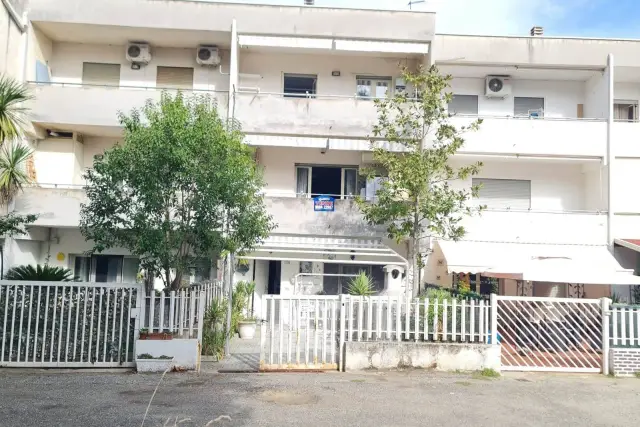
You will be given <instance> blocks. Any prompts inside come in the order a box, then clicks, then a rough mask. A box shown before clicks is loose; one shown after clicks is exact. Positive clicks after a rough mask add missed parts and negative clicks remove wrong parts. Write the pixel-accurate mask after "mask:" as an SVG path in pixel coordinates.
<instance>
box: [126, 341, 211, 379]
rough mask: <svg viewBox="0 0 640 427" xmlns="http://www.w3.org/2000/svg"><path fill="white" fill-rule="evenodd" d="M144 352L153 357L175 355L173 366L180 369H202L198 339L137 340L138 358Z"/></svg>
mask: <svg viewBox="0 0 640 427" xmlns="http://www.w3.org/2000/svg"><path fill="white" fill-rule="evenodd" d="M144 353H148V354H150V355H152V356H153V357H160V356H173V358H174V361H173V366H174V367H175V368H177V369H180V370H188V371H193V370H196V371H197V370H198V369H200V343H199V342H198V340H197V339H173V340H136V358H137V356H138V355H140V354H144Z"/></svg>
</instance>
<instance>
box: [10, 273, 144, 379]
mask: <svg viewBox="0 0 640 427" xmlns="http://www.w3.org/2000/svg"><path fill="white" fill-rule="evenodd" d="M142 295H143V288H142V285H138V284H124V283H79V282H27V281H0V328H1V330H2V348H1V349H0V366H7V367H12V366H13V367H60V368H78V367H133V366H135V349H134V343H135V339H136V332H137V330H138V327H137V322H138V319H137V315H136V312H137V311H138V310H137V308H138V307H140V306H141V301H142Z"/></svg>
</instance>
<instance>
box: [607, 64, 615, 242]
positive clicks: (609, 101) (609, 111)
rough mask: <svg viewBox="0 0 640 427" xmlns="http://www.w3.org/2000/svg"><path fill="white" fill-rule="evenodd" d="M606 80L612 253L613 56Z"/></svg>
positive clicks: (608, 230) (608, 187)
mask: <svg viewBox="0 0 640 427" xmlns="http://www.w3.org/2000/svg"><path fill="white" fill-rule="evenodd" d="M605 77H606V79H607V109H606V113H607V153H606V156H605V165H606V167H607V245H609V250H610V251H611V252H612V253H613V221H614V215H613V213H614V206H615V204H614V200H613V189H614V182H613V169H614V165H615V152H614V150H613V140H612V132H613V99H614V93H613V55H612V54H609V55H608V56H607V68H606V69H605Z"/></svg>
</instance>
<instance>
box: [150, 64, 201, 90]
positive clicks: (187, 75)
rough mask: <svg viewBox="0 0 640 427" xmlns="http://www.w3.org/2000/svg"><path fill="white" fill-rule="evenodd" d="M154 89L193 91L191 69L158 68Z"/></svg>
mask: <svg viewBox="0 0 640 427" xmlns="http://www.w3.org/2000/svg"><path fill="white" fill-rule="evenodd" d="M156 87H159V88H164V89H187V90H191V89H193V68H187V67H158V70H157V74H156Z"/></svg>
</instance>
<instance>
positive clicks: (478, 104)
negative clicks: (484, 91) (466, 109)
mask: <svg viewBox="0 0 640 427" xmlns="http://www.w3.org/2000/svg"><path fill="white" fill-rule="evenodd" d="M456 96H460V97H462V96H465V97H475V100H476V112H475V113H458V112H455V113H451V109H450V107H449V106H450V105H451V103H448V104H447V112H448V113H449V114H451V115H453V116H462V117H464V116H467V117H478V116H479V115H480V96H478V95H473V94H471V95H469V94H465V93H454V94H453V96H452V98H451V101H453V99H454V98H455V97H456Z"/></svg>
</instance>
